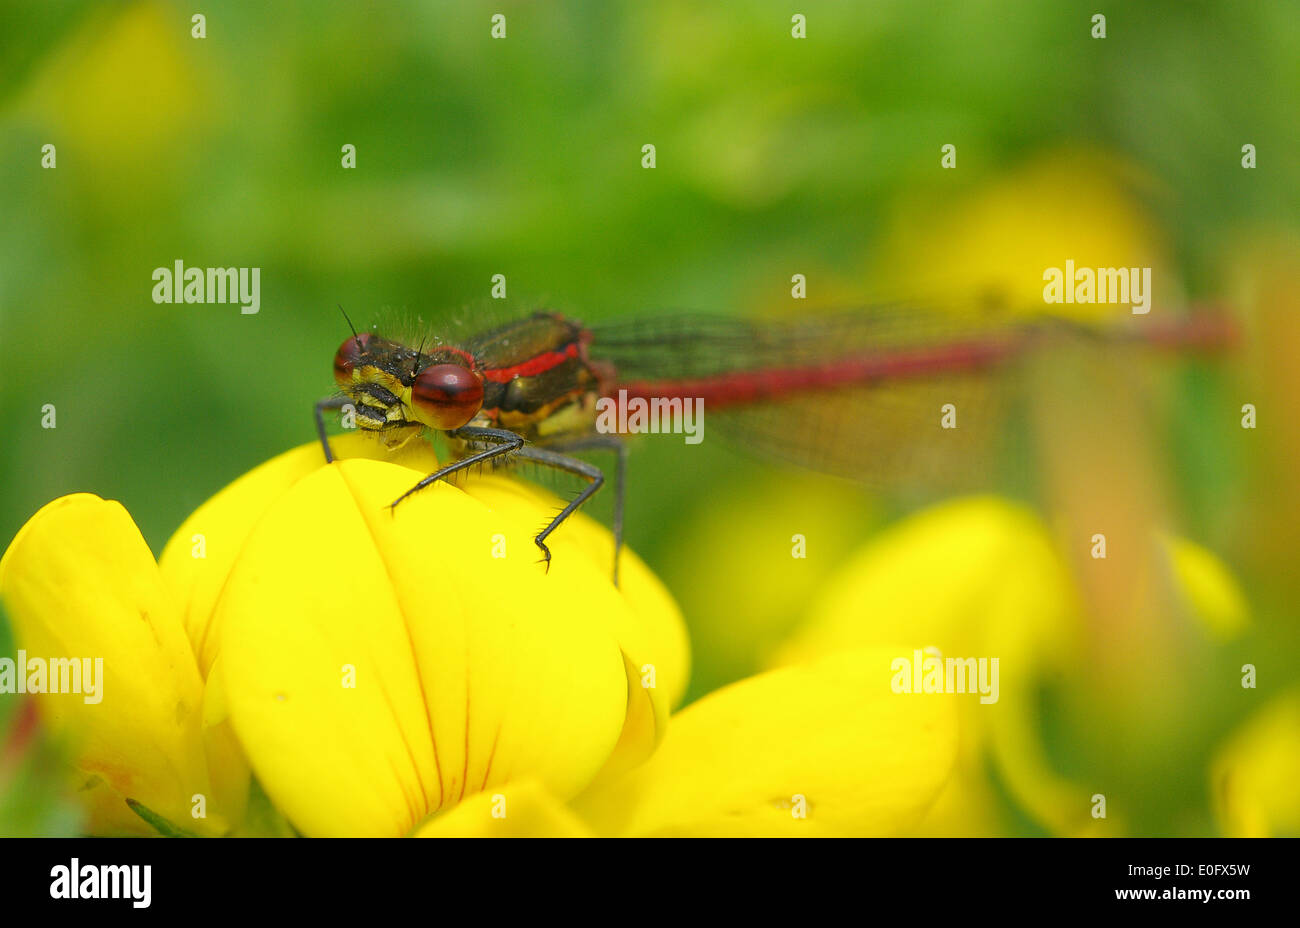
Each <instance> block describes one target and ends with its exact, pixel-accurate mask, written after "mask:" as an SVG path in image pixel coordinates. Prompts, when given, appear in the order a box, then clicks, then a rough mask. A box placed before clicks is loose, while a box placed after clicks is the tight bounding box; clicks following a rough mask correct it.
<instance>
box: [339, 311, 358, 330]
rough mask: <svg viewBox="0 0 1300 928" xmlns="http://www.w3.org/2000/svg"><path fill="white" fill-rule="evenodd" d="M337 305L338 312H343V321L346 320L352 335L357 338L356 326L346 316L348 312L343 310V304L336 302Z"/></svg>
mask: <svg viewBox="0 0 1300 928" xmlns="http://www.w3.org/2000/svg"><path fill="white" fill-rule="evenodd" d="M338 307H339V312H341V313H343V321H344V322H346V323H347V324H348V328H349V329H351V330H352V337H353V338H357V337H358V336H357V327H356V326H354V325H353V324H352V320H351V319H349V318H348V314H347V313H346V312H343V304H342V303H340V304H338Z"/></svg>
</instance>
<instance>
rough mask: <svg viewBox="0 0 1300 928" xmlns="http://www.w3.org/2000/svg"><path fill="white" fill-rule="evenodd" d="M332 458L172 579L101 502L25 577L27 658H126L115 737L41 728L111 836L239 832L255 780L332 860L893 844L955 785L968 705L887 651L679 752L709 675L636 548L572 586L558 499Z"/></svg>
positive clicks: (184, 534) (705, 727)
mask: <svg viewBox="0 0 1300 928" xmlns="http://www.w3.org/2000/svg"><path fill="white" fill-rule="evenodd" d="M334 444H335V450H336V452H337V453H338V454H339V456H340V461H338V462H336V463H335V464H333V465H329V466H324V465H323V462H322V461H321V457H320V451H319V448H317V447H316V446H315V445H307V446H303V447H301V448H297V449H294V450H293V451H290V452H287V453H286V454H283V455H281V456H280V457H278V458H275V459H274V460H272V461H269V462H267V463H266V464H264V465H263V466H261V467H259V468H257V469H256V470H254V471H253V472H251V473H250V474H248V475H246V476H245V477H243V478H241V479H240V480H239V481H236V482H235V483H234V484H232V485H231V486H230V487H228V488H226V489H225V490H223V491H222V492H221V493H219V494H217V495H216V496H215V497H213V498H212V499H211V500H209V501H208V502H207V503H205V504H204V505H203V506H202V507H200V508H199V509H198V510H197V511H196V512H195V513H194V514H193V515H192V516H191V517H190V518H189V519H187V520H186V522H185V523H184V524H183V525H182V526H181V528H180V529H179V530H178V532H177V533H176V535H175V537H174V538H173V539H172V540H171V542H170V543H169V544H168V545H167V548H166V550H165V551H164V554H163V556H162V558H161V560H160V564H159V565H155V564H154V562H153V559H152V558H151V557H150V556H149V552H148V549H147V548H146V547H145V545H144V543H143V540H142V539H141V538H140V536H139V533H138V531H137V530H136V528H135V526H134V525H133V524H132V523H131V521H130V519H129V517H128V516H127V515H126V513H125V511H124V510H123V509H122V508H121V507H120V506H119V505H118V504H116V503H112V502H105V501H103V500H100V499H98V498H96V497H92V496H87V495H82V496H75V497H66V498H64V499H62V500H58V501H56V502H54V503H52V504H50V506H47V507H46V508H45V509H43V510H42V511H41V512H40V513H38V514H37V516H35V517H34V518H33V519H32V520H31V521H30V522H29V523H28V525H27V526H26V527H24V529H23V530H22V532H20V534H19V536H18V538H17V539H16V540H15V542H14V544H13V545H12V546H11V548H10V550H9V552H8V553H7V554H6V556H5V560H4V562H3V565H2V566H0V596H2V597H3V599H4V602H5V604H6V606H7V607H8V609H9V610H10V612H11V614H12V615H13V616H14V624H15V629H16V632H17V638H18V641H19V643H20V644H21V645H23V646H26V647H34V648H39V649H40V650H41V651H42V652H46V651H48V652H50V653H52V654H55V655H58V654H63V653H68V654H78V653H81V652H84V651H87V650H89V651H92V652H95V653H103V654H104V656H105V657H106V660H105V668H106V669H105V676H106V683H105V698H104V703H103V708H102V711H99V712H95V711H89V710H90V709H91V708H92V707H87V706H83V705H81V704H78V703H74V702H72V701H70V700H63V701H59V702H56V701H54V698H53V697H51V698H50V700H49V701H48V702H46V701H44V700H43V701H42V702H41V703H40V707H41V709H42V710H43V711H44V712H45V713H46V715H47V717H48V718H50V719H51V721H53V722H55V723H56V724H58V725H59V727H61V728H62V729H64V730H66V731H67V732H68V733H69V734H70V735H71V736H73V738H74V740H75V742H76V744H75V746H74V752H73V757H74V758H75V764H76V766H77V768H78V770H79V771H80V772H81V774H82V776H83V778H84V777H86V776H97V777H99V778H100V780H99V782H100V784H101V785H100V786H98V787H97V788H96V789H94V790H91V791H90V793H89V794H88V798H93V799H94V801H95V809H96V814H97V818H96V819H95V821H94V824H93V830H95V831H96V832H104V831H120V830H134V831H136V832H140V833H143V832H147V831H148V828H147V826H145V825H144V822H143V821H142V820H141V819H140V818H137V817H135V816H134V815H133V814H132V813H131V812H130V810H129V809H128V808H127V806H126V804H125V802H124V801H123V800H126V799H130V800H133V801H134V802H136V803H139V804H140V805H141V806H143V807H144V808H145V809H146V810H149V811H151V812H152V813H154V814H156V815H157V816H161V817H162V819H165V820H166V821H168V822H170V823H172V824H174V825H176V826H179V827H181V828H185V829H187V830H192V831H196V832H199V833H205V834H211V833H227V832H229V831H231V830H234V829H238V827H239V825H240V817H241V815H242V813H243V808H244V802H245V800H246V799H247V796H248V786H249V768H250V767H251V770H252V772H253V773H255V774H256V777H257V780H258V782H259V784H260V786H261V788H262V789H263V790H264V791H265V793H266V795H267V796H268V797H269V798H270V799H271V801H272V802H273V803H274V805H275V807H276V808H277V809H278V810H279V811H280V812H281V813H282V814H283V815H284V816H285V817H286V818H287V819H288V820H289V821H290V822H291V823H292V824H293V826H294V827H295V828H296V829H297V830H298V831H300V832H301V833H303V834H306V835H401V834H409V833H418V834H423V835H431V836H432V835H456V834H498V835H500V834H516V835H518V834H565V835H580V834H602V835H638V834H647V835H648V834H746V835H758V834H791V835H793V834H806V835H866V834H892V833H896V832H898V831H900V830H903V829H906V828H908V827H910V826H911V825H913V824H914V823H915V822H916V821H917V820H919V818H920V817H921V816H922V815H923V814H924V811H925V809H926V808H927V806H928V805H929V803H930V802H931V801H932V800H933V799H934V797H935V796H936V795H937V794H938V792H939V790H940V789H941V787H942V785H943V784H944V783H945V781H946V780H947V779H948V776H949V773H950V771H951V768H952V762H953V757H954V752H955V746H956V732H957V728H956V721H955V712H954V705H953V703H952V701H951V700H911V699H907V698H906V697H901V696H899V695H898V694H896V693H894V692H893V691H892V690H891V689H890V679H891V676H892V674H891V671H890V666H889V656H890V653H889V652H886V651H881V650H878V649H877V650H871V649H864V650H859V651H854V652H852V653H848V654H841V655H834V656H831V657H829V658H827V659H824V660H816V661H810V662H808V663H807V664H806V665H802V666H799V667H794V668H788V669H782V670H778V671H773V672H770V673H766V674H761V675H759V676H757V677H753V678H750V679H746V680H743V681H741V682H739V683H737V684H734V685H732V686H729V687H727V688H725V689H723V690H720V691H718V692H715V693H713V694H710V695H709V696H707V697H706V698H704V699H703V700H700V701H699V702H696V703H695V704H693V705H691V706H690V707H689V708H687V709H685V710H684V711H683V712H681V713H679V714H678V715H677V716H676V718H675V720H674V722H673V732H672V736H671V737H668V738H665V733H666V732H667V730H668V724H667V722H668V713H669V709H670V707H671V706H672V705H673V704H675V703H676V702H678V701H679V700H680V699H681V697H682V694H683V693H684V691H685V687H686V680H687V670H688V663H689V649H688V645H687V641H686V636H685V631H684V628H683V626H682V623H681V619H680V615H679V614H678V612H677V610H676V606H675V604H674V603H673V601H672V599H671V598H670V597H669V596H668V594H667V593H666V591H665V590H664V589H663V587H662V586H661V585H660V584H659V582H658V581H657V580H656V579H655V578H654V577H653V575H651V574H650V573H649V572H648V571H647V570H646V569H645V567H644V566H643V565H642V564H641V562H640V561H639V560H638V559H637V558H636V556H635V555H634V554H632V553H631V552H625V555H624V556H625V560H624V562H623V568H622V588H621V589H616V588H615V587H614V586H613V584H612V583H611V577H610V574H611V566H612V564H611V555H612V542H611V538H610V535H609V533H608V532H607V531H605V530H603V529H601V528H599V527H598V526H596V525H595V524H594V523H592V522H591V521H590V520H588V519H585V518H583V517H581V516H579V517H577V518H575V519H574V520H573V521H572V522H571V523H569V524H568V525H566V527H565V529H564V530H563V531H561V532H558V533H557V534H556V535H555V536H553V540H554V544H553V545H552V549H553V552H554V558H553V560H552V563H551V568H550V571H549V573H544V572H543V571H542V570H541V569H539V567H538V566H537V564H536V563H535V562H536V559H537V555H536V552H535V547H534V545H533V542H532V536H533V533H534V532H535V530H536V526H537V525H538V524H539V522H540V521H541V518H542V517H543V516H544V514H545V513H547V512H550V511H553V508H554V502H555V501H554V500H553V498H551V497H549V496H548V495H547V494H545V493H543V492H541V491H539V490H536V489H534V488H531V487H529V486H527V485H525V484H522V483H519V482H517V481H513V480H506V479H501V478H496V477H488V478H479V479H471V480H469V481H467V482H466V484H465V488H464V489H461V488H458V487H455V486H450V485H443V484H440V485H437V486H434V487H430V488H429V489H428V490H426V491H424V492H422V493H420V494H417V495H416V496H414V497H412V498H410V499H408V500H407V501H406V502H404V503H403V504H402V506H401V507H398V509H397V510H396V511H395V512H394V511H390V510H389V509H388V508H387V503H388V502H390V501H391V500H392V499H394V498H396V497H397V496H398V495H399V494H400V493H402V492H403V491H404V490H405V489H407V488H408V487H409V486H410V485H411V484H412V483H413V482H414V481H415V480H416V479H418V478H419V476H421V475H423V474H424V473H426V472H427V471H429V470H431V469H433V468H434V467H436V461H435V460H434V457H433V454H432V452H431V450H430V449H429V448H428V447H427V446H423V445H412V446H411V447H410V448H409V449H403V450H402V451H401V452H399V453H398V454H397V455H396V456H394V457H391V458H390V459H387V460H379V459H377V458H379V457H380V456H387V453H386V452H383V451H382V450H381V449H379V447H378V446H377V445H375V444H374V443H373V442H371V441H369V440H368V439H367V438H366V437H364V436H358V435H350V436H346V437H343V438H340V439H336V440H335V443H334ZM494 554H496V555H500V556H493V555H494ZM137 677H138V679H137ZM60 699H63V698H62V697H60ZM660 742H662V745H661V744H660ZM657 747H658V748H659V749H658V750H657V751H656V748H657ZM195 794H201V795H203V796H204V797H206V798H207V800H208V806H209V817H208V818H207V819H202V820H197V821H196V820H194V819H192V818H191V817H190V816H189V815H187V813H188V812H189V811H190V809H191V802H192V798H193V796H194V795H195Z"/></svg>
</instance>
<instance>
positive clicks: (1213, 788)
mask: <svg viewBox="0 0 1300 928" xmlns="http://www.w3.org/2000/svg"><path fill="white" fill-rule="evenodd" d="M1244 692H1254V691H1253V690H1245V691H1244ZM1298 782H1300V689H1293V690H1291V691H1290V692H1288V693H1286V694H1284V695H1283V696H1281V697H1279V698H1277V699H1275V700H1273V702H1271V703H1269V704H1268V705H1267V706H1265V707H1264V708H1262V709H1260V710H1259V711H1258V712H1256V713H1255V714H1254V716H1252V717H1251V718H1250V719H1249V720H1248V721H1247V722H1246V723H1245V724H1244V725H1242V726H1241V728H1240V729H1238V731H1237V732H1236V733H1234V734H1233V736H1232V737H1231V738H1230V739H1228V741H1227V742H1226V743H1225V744H1224V745H1223V746H1222V747H1221V748H1220V749H1219V751H1218V753H1217V755H1216V756H1215V759H1214V762H1213V764H1212V765H1211V770H1210V796H1211V800H1212V802H1213V804H1214V812H1215V817H1216V818H1217V819H1218V821H1219V827H1220V828H1221V829H1222V830H1223V833H1224V834H1225V835H1227V836H1229V837H1233V838H1269V837H1293V838H1294V837H1296V836H1297V835H1300V789H1298V788H1297V787H1296V784H1297V783H1298Z"/></svg>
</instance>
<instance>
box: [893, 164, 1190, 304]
mask: <svg viewBox="0 0 1300 928" xmlns="http://www.w3.org/2000/svg"><path fill="white" fill-rule="evenodd" d="M1144 186H1150V181H1149V180H1147V179H1145V178H1143V177H1141V176H1140V175H1138V173H1137V172H1136V171H1135V170H1134V169H1133V168H1132V167H1131V166H1129V165H1126V164H1125V163H1124V162H1122V161H1121V160H1120V159H1118V158H1116V157H1112V156H1109V155H1104V154H1100V153H1097V152H1088V151H1083V152H1078V151H1073V152H1063V153H1049V154H1046V155H1043V156H1041V157H1039V158H1037V159H1035V160H1032V161H1030V162H1028V163H1026V164H1025V165H1023V166H1021V167H1020V168H1018V169H1016V170H1013V171H1010V172H1008V173H1006V174H1004V175H1002V176H1000V177H998V178H995V179H994V180H992V181H991V182H989V183H984V184H981V185H980V186H978V187H977V188H975V189H974V190H972V191H969V192H965V193H961V194H957V195H956V196H954V195H953V194H952V193H951V192H948V191H945V192H944V193H943V195H942V196H935V197H932V198H929V199H924V198H918V197H916V196H909V197H908V198H907V199H906V200H904V201H901V202H900V203H899V204H898V205H897V208H896V210H895V214H894V218H893V219H892V220H891V222H890V224H889V226H888V227H887V229H886V232H885V236H884V239H883V245H882V247H881V248H879V250H878V251H877V252H876V253H874V255H873V258H872V260H871V262H870V263H869V268H870V274H869V275H868V279H870V280H871V281H872V282H873V285H874V286H875V287H876V288H877V289H878V290H879V291H880V292H881V293H884V294H897V295H906V297H907V298H909V299H913V300H916V299H922V300H936V301H939V302H940V303H942V304H943V305H945V306H952V307H956V306H965V307H969V308H970V309H971V310H972V311H978V312H981V313H1001V314H1005V315H1008V316H1031V315H1040V314H1043V313H1044V312H1050V313H1051V314H1053V315H1060V316H1072V317H1074V318H1077V319H1081V320H1101V319H1106V318H1114V317H1115V316H1116V315H1123V314H1127V313H1129V310H1128V309H1127V308H1126V307H1117V306H1114V305H1109V304H1106V303H1068V304H1067V303H1062V304H1052V305H1050V306H1048V305H1046V304H1045V303H1044V301H1043V287H1044V279H1043V272H1044V271H1045V270H1046V269H1047V268H1063V267H1064V266H1065V262H1066V260H1072V261H1073V262H1074V264H1075V266H1076V267H1079V268H1083V267H1091V268H1109V267H1151V268H1153V269H1154V270H1153V277H1154V278H1155V279H1157V280H1160V281H1162V282H1168V281H1171V280H1172V279H1173V278H1172V275H1168V274H1163V273H1161V271H1162V270H1163V269H1164V268H1166V267H1168V259H1167V258H1166V256H1165V247H1164V245H1163V244H1162V242H1161V241H1160V238H1159V236H1158V234H1157V232H1156V231H1155V226H1154V224H1153V223H1152V222H1151V221H1150V219H1149V218H1148V216H1147V214H1146V213H1145V212H1144V211H1143V210H1142V209H1141V207H1140V206H1139V205H1138V202H1137V200H1136V198H1135V196H1134V195H1133V192H1134V191H1136V190H1140V189H1142V188H1143V187H1144ZM1156 296H1157V299H1158V300H1159V301H1160V303H1161V305H1169V304H1170V303H1171V302H1172V303H1176V302H1177V300H1178V299H1179V297H1180V294H1179V293H1178V292H1176V291H1175V290H1174V289H1173V287H1172V286H1171V285H1170V284H1169V283H1164V284H1163V286H1162V287H1161V289H1160V291H1159V292H1158V293H1157V295H1156Z"/></svg>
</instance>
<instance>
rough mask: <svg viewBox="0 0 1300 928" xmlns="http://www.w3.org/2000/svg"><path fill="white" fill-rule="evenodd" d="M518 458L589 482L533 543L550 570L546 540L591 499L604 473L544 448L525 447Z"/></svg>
mask: <svg viewBox="0 0 1300 928" xmlns="http://www.w3.org/2000/svg"><path fill="white" fill-rule="evenodd" d="M519 458H520V459H521V460H525V461H532V462H534V463H537V464H545V465H546V466H547V467H553V468H555V469H556V470H562V471H564V472H565V473H567V474H576V475H577V476H579V477H583V478H585V479H587V480H590V481H591V483H589V484H588V485H587V486H585V487H583V489H582V492H581V493H579V494H578V495H577V496H575V497H574V498H573V499H572V500H570V501H569V504H568V505H567V506H565V507H564V508H563V509H561V510H560V511H559V512H558V513H557V514H556V516H555V518H554V519H552V520H551V522H550V524H549V525H547V526H546V528H544V529H542V530H541V531H540V532H539V533H538V534H537V537H536V538H534V539H533V542H534V543H535V544H536V545H537V547H539V548H541V549H542V561H543V562H544V563H545V564H546V569H547V570H548V571H549V570H550V568H551V549H550V548H548V547H546V538H547V536H548V535H550V534H551V532H553V531H555V530H556V529H557V528H559V527H560V525H561V523H563V522H564V520H565V519H567V518H568V517H569V516H571V515H573V514H574V512H576V511H577V509H578V507H579V506H581V505H582V504H583V503H585V502H586V501H587V500H589V499H591V497H592V495H593V494H594V493H595V492H596V491H597V490H599V489H600V488H601V487H602V486H603V485H604V483H605V474H604V472H603V471H602V470H601V469H600V468H599V467H597V466H596V465H595V464H588V463H587V462H586V461H580V460H578V459H577V458H571V457H569V456H568V455H566V454H557V453H556V452H554V451H549V450H547V449H546V448H535V447H531V446H530V447H527V448H523V449H521V450H520V452H519Z"/></svg>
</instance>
